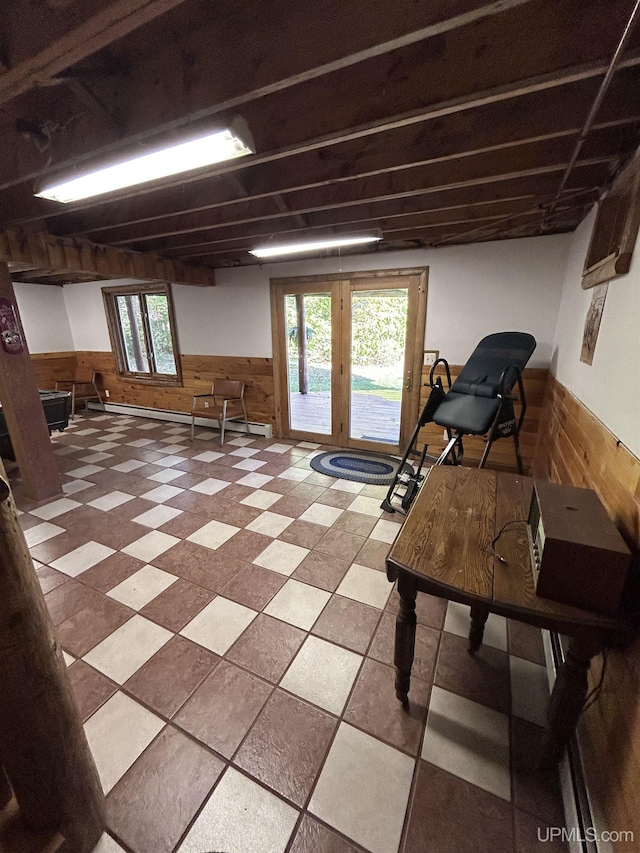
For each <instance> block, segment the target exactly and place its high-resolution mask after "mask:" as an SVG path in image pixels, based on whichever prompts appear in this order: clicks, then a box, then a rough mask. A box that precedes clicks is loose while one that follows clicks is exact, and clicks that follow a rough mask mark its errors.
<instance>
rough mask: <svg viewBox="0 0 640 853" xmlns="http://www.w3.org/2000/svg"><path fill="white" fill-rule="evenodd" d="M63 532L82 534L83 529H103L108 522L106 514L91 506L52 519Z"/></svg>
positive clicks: (78, 508)
mask: <svg viewBox="0 0 640 853" xmlns="http://www.w3.org/2000/svg"><path fill="white" fill-rule="evenodd" d="M53 520H54V522H55V523H56V524H58V525H60V527H64V529H65V530H72V531H80V532H84V530H85V529H87V528H89V529H92V528H96V529H98V530H99V529H100V528H101V527H104V526H105V524H107V523H108V521H109V516H108V514H107V513H105V512H103V511H102V510H101V509H96V508H95V507H93V506H79V507H76V508H75V509H72V510H70V511H69V512H65V513H63V514H62V515H59V516H58V517H57V518H55V519H53Z"/></svg>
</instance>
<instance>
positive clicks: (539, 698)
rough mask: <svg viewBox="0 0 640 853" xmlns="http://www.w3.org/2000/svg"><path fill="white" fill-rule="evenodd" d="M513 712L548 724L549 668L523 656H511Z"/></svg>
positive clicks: (539, 723) (541, 723)
mask: <svg viewBox="0 0 640 853" xmlns="http://www.w3.org/2000/svg"><path fill="white" fill-rule="evenodd" d="M509 668H510V670H511V713H512V714H513V715H514V716H515V717H522V719H523V720H528V721H529V722H530V723H535V725H537V726H542V728H544V727H545V726H546V725H547V706H548V704H549V681H548V678H547V669H546V667H544V666H540V664H537V663H532V662H531V661H528V660H524V659H523V658H518V657H515V655H510V656H509Z"/></svg>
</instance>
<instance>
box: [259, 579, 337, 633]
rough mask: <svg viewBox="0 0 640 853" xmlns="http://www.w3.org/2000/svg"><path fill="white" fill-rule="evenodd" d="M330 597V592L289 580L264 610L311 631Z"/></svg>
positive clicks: (277, 617)
mask: <svg viewBox="0 0 640 853" xmlns="http://www.w3.org/2000/svg"><path fill="white" fill-rule="evenodd" d="M330 598H331V593H330V592H325V590H323V589H317V588H316V587H314V586H309V584H306V583H300V581H294V580H288V581H287V582H286V584H285V585H284V586H283V587H282V589H281V590H279V591H278V592H277V593H276V594H275V596H274V597H273V598H272V599H271V601H270V602H269V604H268V605H267V606H266V607H265V609H264V612H265V613H267V614H268V615H269V616H274V617H275V618H276V619H281V620H282V621H283V622H288V623H289V624H290V625H295V626H296V627H297V628H302V629H303V630H305V631H310V630H311V628H312V627H313V623H314V622H315V621H316V619H317V618H318V616H319V615H320V614H321V613H322V610H323V609H324V606H325V605H326V603H327V601H329V599H330Z"/></svg>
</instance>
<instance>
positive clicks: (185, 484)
mask: <svg viewBox="0 0 640 853" xmlns="http://www.w3.org/2000/svg"><path fill="white" fill-rule="evenodd" d="M205 479H206V477H204V476H203V475H202V474H197V473H196V472H195V471H193V472H191V471H185V472H184V473H182V474H181V475H180V476H179V477H176V478H175V480H172V481H171V485H172V486H177V487H178V488H179V489H191V488H193V486H199V485H200V483H202V481H203V480H205Z"/></svg>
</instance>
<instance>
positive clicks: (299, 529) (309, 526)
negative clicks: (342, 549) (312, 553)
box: [278, 518, 327, 550]
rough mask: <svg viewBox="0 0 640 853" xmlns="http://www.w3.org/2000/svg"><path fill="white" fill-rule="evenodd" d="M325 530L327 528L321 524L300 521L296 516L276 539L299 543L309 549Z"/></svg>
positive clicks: (294, 543)
mask: <svg viewBox="0 0 640 853" xmlns="http://www.w3.org/2000/svg"><path fill="white" fill-rule="evenodd" d="M326 532H327V528H326V527H323V526H322V525H321V524H313V523H312V522H310V521H300V519H299V518H297V519H296V520H295V521H294V522H292V523H291V524H290V525H289V526H288V527H286V528H285V529H284V530H283V531H282V533H281V534H280V536H278V539H282V541H283V542H290V543H291V544H292V545H300V547H301V548H308V549H309V550H311V549H312V548H313V547H314V546H315V545H317V544H318V542H319V541H320V540H321V539H322V537H323V536H324V534H325V533H326Z"/></svg>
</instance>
